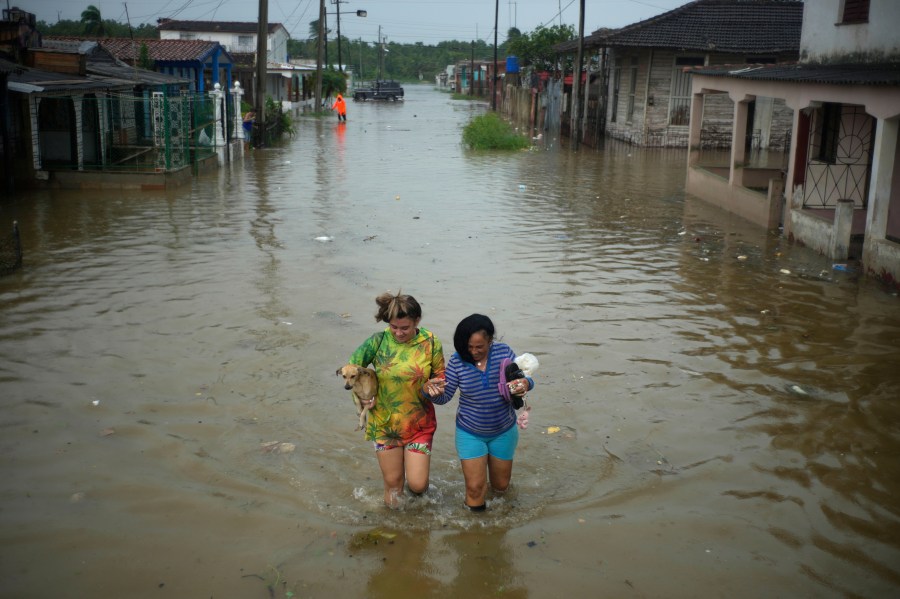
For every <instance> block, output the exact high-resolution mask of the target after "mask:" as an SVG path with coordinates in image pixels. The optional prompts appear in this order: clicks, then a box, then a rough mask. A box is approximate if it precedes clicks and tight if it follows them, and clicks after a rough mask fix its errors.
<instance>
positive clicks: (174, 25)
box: [156, 19, 302, 104]
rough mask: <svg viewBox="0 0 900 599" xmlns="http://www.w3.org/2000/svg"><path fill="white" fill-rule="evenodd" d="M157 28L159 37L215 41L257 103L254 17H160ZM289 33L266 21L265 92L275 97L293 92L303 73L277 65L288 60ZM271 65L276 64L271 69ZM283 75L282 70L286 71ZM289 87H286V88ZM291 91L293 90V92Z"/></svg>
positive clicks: (249, 97)
mask: <svg viewBox="0 0 900 599" xmlns="http://www.w3.org/2000/svg"><path fill="white" fill-rule="evenodd" d="M156 29H157V30H158V31H159V38H160V39H161V40H206V41H211V42H217V43H218V44H219V45H221V46H222V47H223V48H225V49H226V51H227V52H228V53H229V55H230V56H232V57H233V60H234V65H235V67H234V72H233V74H232V75H233V77H234V79H235V81H240V82H241V87H242V88H243V89H244V92H245V97H244V101H246V102H248V103H250V104H255V103H256V47H257V39H258V37H259V25H258V23H257V22H256V21H181V20H175V19H160V20H159V21H158V22H157V27H156ZM289 39H290V33H288V30H287V29H286V28H285V26H284V25H282V24H281V23H269V24H268V28H267V36H266V65H267V66H266V73H267V75H266V79H267V81H266V85H265V88H264V89H265V90H266V92H265V93H266V94H267V95H269V96H272V98H275V99H277V100H280V99H282V97H290V96H292V95H294V96H296V95H297V94H296V91H295V90H296V89H297V85H298V83H300V78H302V74H298V73H294V72H292V70H291V69H283V68H281V67H280V65H284V64H286V63H288V49H287V44H288V40H289ZM270 65H274V66H276V68H274V69H271V68H270ZM288 72H289V75H288V76H285V73H288ZM289 87H290V88H291V89H288V88H289ZM292 92H293V93H292Z"/></svg>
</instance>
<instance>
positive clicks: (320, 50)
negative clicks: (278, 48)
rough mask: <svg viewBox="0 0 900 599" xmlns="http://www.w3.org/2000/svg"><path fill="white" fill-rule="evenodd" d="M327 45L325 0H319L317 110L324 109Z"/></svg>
mask: <svg viewBox="0 0 900 599" xmlns="http://www.w3.org/2000/svg"><path fill="white" fill-rule="evenodd" d="M324 45H325V0H319V48H318V50H317V52H316V110H315V111H316V112H319V111H320V110H322V54H323V52H324V48H323V46H324Z"/></svg>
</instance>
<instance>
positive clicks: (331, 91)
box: [322, 68, 347, 97]
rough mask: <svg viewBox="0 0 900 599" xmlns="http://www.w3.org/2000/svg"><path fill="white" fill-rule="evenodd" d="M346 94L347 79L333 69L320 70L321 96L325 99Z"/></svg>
mask: <svg viewBox="0 0 900 599" xmlns="http://www.w3.org/2000/svg"><path fill="white" fill-rule="evenodd" d="M346 93H347V77H346V76H345V75H344V74H343V73H341V72H340V71H335V70H334V69H330V68H329V69H322V95H323V96H325V97H328V96H333V95H335V94H346Z"/></svg>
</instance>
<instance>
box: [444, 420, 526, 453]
mask: <svg viewBox="0 0 900 599" xmlns="http://www.w3.org/2000/svg"><path fill="white" fill-rule="evenodd" d="M518 444H519V427H517V426H516V425H513V426H511V427H509V430H507V431H505V432H502V433H500V434H499V435H496V436H494V437H482V436H481V435H473V434H472V433H470V432H468V431H464V430H463V429H461V428H459V427H458V426H457V427H456V453H457V454H458V455H459V459H461V460H472V459H475V458H482V457H484V456H486V455H490V456H493V457H495V458H497V459H500V460H512V459H513V455H515V453H516V445H518Z"/></svg>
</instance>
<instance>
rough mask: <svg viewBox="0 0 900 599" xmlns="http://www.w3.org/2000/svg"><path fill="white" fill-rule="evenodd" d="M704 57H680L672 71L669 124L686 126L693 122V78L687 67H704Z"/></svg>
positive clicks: (676, 59)
mask: <svg viewBox="0 0 900 599" xmlns="http://www.w3.org/2000/svg"><path fill="white" fill-rule="evenodd" d="M704 64H705V61H704V60H703V57H702V56H678V57H676V58H675V66H674V68H673V71H672V91H671V93H670V94H669V124H670V125H675V126H686V125H688V124H690V121H691V76H690V74H689V73H685V72H684V68H685V67H702V66H703V65H704Z"/></svg>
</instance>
